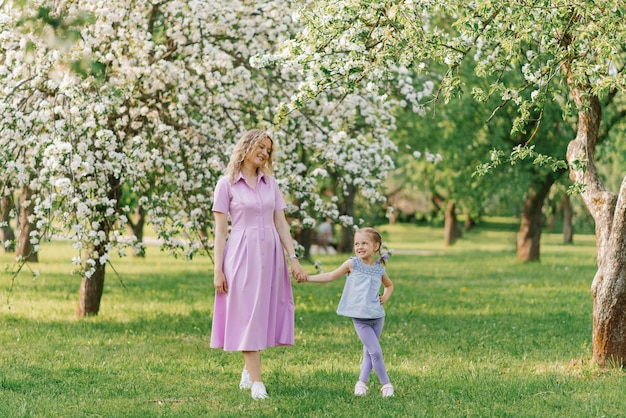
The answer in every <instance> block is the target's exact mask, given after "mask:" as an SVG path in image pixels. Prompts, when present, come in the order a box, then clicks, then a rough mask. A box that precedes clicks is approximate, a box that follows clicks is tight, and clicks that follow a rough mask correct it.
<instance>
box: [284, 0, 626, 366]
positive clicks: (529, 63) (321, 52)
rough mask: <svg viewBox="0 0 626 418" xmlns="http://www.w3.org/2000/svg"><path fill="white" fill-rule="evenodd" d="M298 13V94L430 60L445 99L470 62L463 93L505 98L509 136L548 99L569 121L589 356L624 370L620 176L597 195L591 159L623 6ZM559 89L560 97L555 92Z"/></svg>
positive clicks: (623, 40)
mask: <svg viewBox="0 0 626 418" xmlns="http://www.w3.org/2000/svg"><path fill="white" fill-rule="evenodd" d="M301 16H302V22H303V24H305V29H304V30H303V31H302V32H301V34H300V35H299V36H298V38H296V39H294V40H291V41H289V42H288V43H287V44H286V45H285V51H286V53H288V54H289V55H290V56H291V59H292V61H293V62H294V65H297V66H302V65H303V63H305V64H306V65H308V66H310V67H315V68H318V69H319V71H317V72H315V76H316V77H317V83H316V84H315V86H317V87H315V88H313V89H311V88H309V89H308V90H309V91H310V90H315V89H317V90H323V89H324V88H325V87H326V86H329V85H335V84H336V83H337V82H341V83H342V84H343V85H344V86H345V87H346V88H348V89H349V88H350V87H351V86H352V85H354V84H358V83H359V82H360V80H362V79H364V78H365V76H364V75H367V76H368V77H372V76H377V75H378V74H385V73H388V72H389V71H390V69H393V68H397V66H399V65H400V66H407V67H410V68H414V69H417V70H420V69H424V68H427V67H428V65H429V63H431V62H438V63H442V64H445V65H446V66H447V71H446V73H445V75H444V76H443V78H442V79H441V82H440V83H439V87H438V90H437V92H436V94H435V99H442V100H451V99H453V98H454V96H455V95H456V94H457V92H458V91H459V90H460V89H462V88H466V87H467V86H463V85H462V83H461V82H460V80H459V77H458V71H457V70H458V68H459V65H460V64H461V63H462V62H463V61H464V60H468V59H474V60H475V61H476V69H475V72H476V74H477V75H478V76H479V77H481V78H483V79H485V80H488V81H489V88H488V89H479V88H475V89H474V90H473V93H474V95H475V96H476V97H477V98H478V99H479V100H485V99H487V98H489V97H493V96H496V97H499V98H500V100H501V102H502V103H514V104H515V105H516V106H517V108H518V112H519V117H518V118H517V119H516V121H515V122H514V123H513V127H512V130H513V132H520V131H523V129H524V126H525V125H526V123H527V122H528V121H529V118H530V116H531V114H532V113H533V110H534V109H538V110H539V112H540V109H541V108H542V106H543V104H544V103H546V102H547V101H551V100H554V101H557V102H558V103H560V104H561V106H562V108H563V110H564V112H565V113H566V114H573V115H575V116H576V117H577V119H578V125H577V132H576V136H575V138H572V140H571V141H570V143H569V145H568V147H567V162H568V165H569V172H570V177H571V178H572V179H573V180H574V181H575V182H576V183H577V184H579V185H581V189H582V190H581V196H582V199H583V200H584V202H585V205H586V206H587V209H588V210H589V212H590V213H591V215H592V217H593V218H594V220H595V223H596V236H597V264H598V270H597V273H596V275H595V277H594V279H593V282H592V286H591V290H592V296H593V301H594V306H593V336H592V337H593V344H592V345H593V359H594V361H595V362H597V363H598V364H600V365H603V364H606V363H607V362H610V361H615V362H617V363H618V364H621V365H626V177H624V179H623V180H622V182H621V186H620V188H619V191H618V192H611V191H608V190H605V186H604V184H603V181H602V179H601V177H600V176H599V175H598V172H597V169H596V162H595V152H596V146H597V140H598V134H599V130H600V127H601V123H602V121H603V113H602V109H603V105H604V104H606V103H607V102H611V101H615V100H623V99H620V98H623V95H624V90H625V89H626V73H625V71H626V70H625V68H624V64H625V62H626V51H625V45H626V18H625V17H626V6H625V5H624V2H614V1H612V0H599V1H594V2H571V1H565V0H546V1H539V2H537V1H515V2H492V1H486V0H485V1H483V0H476V1H470V2H467V1H459V0H442V1H430V0H423V1H422V0H420V1H417V0H405V1H401V2H398V1H391V0H380V1H374V2H371V1H364V0H332V1H328V0H320V1H318V2H315V3H314V6H312V7H310V8H304V9H303V11H302V13H301ZM434 17H437V18H440V19H446V20H447V21H449V22H452V25H451V26H450V27H451V29H450V30H442V28H440V27H438V26H437V25H436V24H434V22H435V21H434V20H433V18H434ZM516 66H520V67H521V68H522V70H523V75H524V81H523V82H522V83H521V84H510V83H506V81H505V80H504V79H502V78H501V77H500V75H501V74H503V73H506V72H507V71H510V70H511V69H513V68H515V67H516ZM560 86H565V87H566V88H567V90H568V96H567V97H565V98H563V97H561V95H560V94H559V90H560V89H559V87H560ZM525 91H528V92H530V94H528V95H526V96H525V95H523V94H521V93H522V92H525ZM527 151H528V150H523V149H518V153H520V152H521V153H522V155H524V152H527ZM540 161H545V160H541V159H540Z"/></svg>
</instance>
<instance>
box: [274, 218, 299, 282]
mask: <svg viewBox="0 0 626 418" xmlns="http://www.w3.org/2000/svg"><path fill="white" fill-rule="evenodd" d="M274 224H275V225H276V230H277V231H278V236H279V237H280V242H281V244H282V245H283V248H284V249H285V251H287V254H289V261H290V263H291V272H292V273H293V275H294V276H296V280H302V277H306V272H305V271H304V269H303V268H302V266H301V265H300V261H299V260H298V258H297V257H295V254H296V251H295V249H294V246H293V238H292V237H291V230H290V228H289V224H288V223H287V218H285V211H283V210H277V211H275V212H274Z"/></svg>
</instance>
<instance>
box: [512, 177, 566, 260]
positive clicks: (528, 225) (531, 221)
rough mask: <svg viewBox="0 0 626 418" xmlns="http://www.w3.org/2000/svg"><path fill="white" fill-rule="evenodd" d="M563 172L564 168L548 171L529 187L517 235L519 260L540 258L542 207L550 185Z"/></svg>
mask: <svg viewBox="0 0 626 418" xmlns="http://www.w3.org/2000/svg"><path fill="white" fill-rule="evenodd" d="M563 172H564V170H561V171H558V172H556V173H554V172H551V173H548V174H547V175H546V176H544V177H543V178H542V179H541V180H538V181H536V182H534V183H532V184H531V185H530V186H529V187H528V192H527V193H526V200H525V201H524V209H523V211H522V220H521V223H520V229H519V233H518V235H517V259H518V260H519V261H538V260H539V254H540V252H539V250H540V244H541V227H542V224H543V215H542V213H541V208H542V207H543V202H544V201H545V199H546V197H547V196H548V192H549V191H550V187H552V185H553V184H554V181H555V180H556V179H557V178H558V177H559V176H561V175H562V174H563Z"/></svg>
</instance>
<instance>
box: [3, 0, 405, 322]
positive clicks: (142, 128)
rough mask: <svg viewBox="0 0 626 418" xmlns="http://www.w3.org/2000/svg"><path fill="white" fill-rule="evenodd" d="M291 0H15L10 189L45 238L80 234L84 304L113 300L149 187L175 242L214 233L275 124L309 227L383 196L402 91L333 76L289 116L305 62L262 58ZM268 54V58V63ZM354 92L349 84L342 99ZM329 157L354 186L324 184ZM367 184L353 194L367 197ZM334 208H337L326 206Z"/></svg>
mask: <svg viewBox="0 0 626 418" xmlns="http://www.w3.org/2000/svg"><path fill="white" fill-rule="evenodd" d="M291 7H292V6H291V4H290V3H285V2H282V1H263V2H248V1H237V0H234V1H230V0H228V1H226V0H219V1H217V0H211V1H208V0H197V1H177V0H172V1H168V2H146V1H133V0H108V1H93V0H78V1H59V2H54V3H53V4H52V5H51V3H50V2H48V1H44V0H40V1H32V2H28V3H23V2H3V3H2V5H0V40H1V41H0V80H1V83H0V132H1V135H0V152H1V153H2V159H3V161H5V162H7V163H6V164H3V165H2V166H1V167H0V186H1V188H0V190H1V191H2V195H9V194H11V193H13V192H14V191H16V190H20V189H22V188H26V189H27V190H29V191H30V192H32V196H30V197H29V199H28V201H27V202H26V204H27V206H28V207H29V208H30V210H31V212H30V215H29V220H30V221H32V224H33V225H34V230H33V232H31V233H30V234H29V237H28V238H29V242H30V243H32V244H33V245H34V250H35V251H36V250H37V249H38V246H39V244H40V242H41V239H42V237H44V236H48V235H50V234H60V235H63V236H65V237H67V238H69V239H71V240H72V241H73V243H74V244H73V245H74V248H75V249H76V250H77V256H76V257H74V259H73V262H74V264H75V265H76V266H77V271H78V272H79V273H80V274H81V275H82V284H81V291H80V296H79V304H78V305H79V307H78V311H77V315H78V316H85V315H94V314H97V313H98V311H99V306H100V300H101V296H102V290H103V285H104V277H105V267H106V265H107V264H108V263H109V262H110V256H111V253H112V252H113V251H118V252H120V253H121V254H123V253H124V252H125V251H126V249H127V248H128V246H129V245H136V244H137V242H136V240H134V239H133V238H130V239H129V238H128V237H125V236H123V233H124V228H125V224H126V221H127V219H126V214H127V213H129V208H125V207H123V206H122V203H121V202H122V201H129V200H132V199H123V193H132V194H134V196H137V199H136V201H137V204H139V205H140V206H141V208H142V210H144V211H145V212H146V213H147V217H148V220H149V222H150V223H151V224H152V225H153V226H154V228H155V230H156V232H157V234H158V236H159V238H160V239H161V241H162V248H164V249H168V250H170V251H171V252H173V253H174V254H184V255H185V256H187V257H192V256H193V255H194V254H195V253H197V252H198V251H200V250H203V249H205V250H206V249H208V248H209V247H208V246H209V242H208V240H206V239H204V240H203V239H201V238H199V237H198V233H199V232H201V231H206V230H210V229H211V227H212V217H211V214H210V213H211V205H212V192H213V188H214V185H215V183H216V181H217V178H218V177H219V175H221V173H222V171H223V169H224V167H225V165H226V163H227V160H228V157H229V155H230V151H231V149H232V147H233V146H234V143H235V142H236V140H237V139H238V137H239V135H240V134H241V133H242V132H243V131H245V130H247V129H249V128H251V127H261V128H265V129H267V130H269V131H270V132H271V133H272V135H273V137H274V138H275V141H276V147H275V148H276V157H275V158H276V160H277V164H276V165H275V166H276V167H277V173H276V175H277V178H278V179H279V181H280V185H281V187H282V188H283V191H284V192H285V193H286V194H288V195H289V196H291V199H290V200H291V202H292V204H291V205H290V206H289V208H288V211H289V216H290V218H291V219H293V224H294V226H295V227H303V226H304V227H307V226H308V227H312V226H314V223H315V219H316V218H319V216H332V217H333V218H334V219H337V220H338V221H341V222H342V223H343V224H344V225H351V224H353V223H358V220H354V219H353V217H352V216H351V215H353V214H351V213H344V212H345V211H344V212H342V210H341V203H342V202H343V200H344V199H346V198H353V195H354V194H355V193H363V194H364V195H366V197H367V198H368V199H371V200H373V201H377V200H381V199H382V198H383V196H382V195H381V193H380V192H379V191H378V189H379V185H380V183H381V182H382V180H383V179H384V177H385V176H386V173H387V171H388V170H389V169H390V168H391V167H392V165H393V164H392V160H391V159H390V158H389V157H388V156H387V153H388V152H389V151H393V144H392V143H391V142H390V141H389V139H388V134H387V133H388V131H389V129H392V128H393V117H392V116H391V113H390V108H391V107H392V106H393V103H392V102H391V101H388V102H385V101H383V100H380V96H379V94H378V93H377V92H376V91H375V90H372V89H369V90H368V89H365V88H364V89H357V90H355V91H354V92H351V93H350V94H345V93H344V92H333V91H329V92H323V93H321V94H319V95H317V96H316V97H315V99H314V100H312V101H310V102H309V104H308V105H307V106H306V107H303V108H301V109H300V110H298V111H295V112H293V114H292V115H291V116H290V117H289V118H287V119H284V118H278V119H279V120H280V122H279V123H275V122H274V120H275V119H276V118H275V117H276V109H279V108H281V103H289V102H290V100H291V98H292V96H293V95H294V94H295V92H296V91H297V90H298V88H299V87H300V86H301V85H302V84H303V83H306V80H303V79H302V78H301V77H300V75H299V72H298V71H296V70H295V69H288V68H283V67H280V66H278V65H276V64H275V63H270V62H268V63H258V62H257V64H258V65H257V66H256V67H253V66H252V65H251V64H250V58H252V57H258V56H263V55H265V54H266V53H267V52H271V51H273V49H274V48H275V46H276V45H278V44H280V43H281V42H283V41H285V40H287V39H288V38H289V37H290V36H291V34H292V32H293V31H294V30H295V29H294V21H293V20H292V19H291V13H290V8H291ZM260 64H263V65H260ZM340 98H341V100H338V99H340ZM329 173H334V174H335V175H336V178H337V180H338V187H339V188H338V190H340V191H341V193H342V194H340V195H337V196H335V198H333V199H326V200H325V199H322V198H321V197H320V195H319V183H320V182H321V181H323V180H325V178H326V176H327V175H328V174H329ZM351 196H352V197H351ZM320 214H321V215H320Z"/></svg>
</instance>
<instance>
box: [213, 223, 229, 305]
mask: <svg viewBox="0 0 626 418" xmlns="http://www.w3.org/2000/svg"><path fill="white" fill-rule="evenodd" d="M213 214H214V216H215V244H214V247H213V262H214V263H215V266H214V267H213V286H214V287H215V290H216V291H217V292H218V293H226V292H227V291H228V283H226V277H225V276H224V271H223V270H222V261H223V260H224V247H225V246H226V238H227V237H228V215H226V214H225V213H222V212H213Z"/></svg>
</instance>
